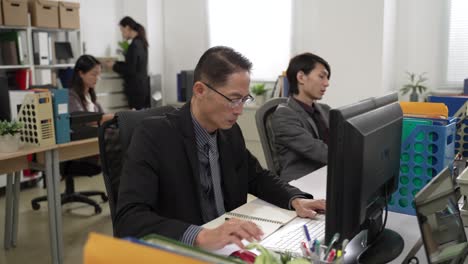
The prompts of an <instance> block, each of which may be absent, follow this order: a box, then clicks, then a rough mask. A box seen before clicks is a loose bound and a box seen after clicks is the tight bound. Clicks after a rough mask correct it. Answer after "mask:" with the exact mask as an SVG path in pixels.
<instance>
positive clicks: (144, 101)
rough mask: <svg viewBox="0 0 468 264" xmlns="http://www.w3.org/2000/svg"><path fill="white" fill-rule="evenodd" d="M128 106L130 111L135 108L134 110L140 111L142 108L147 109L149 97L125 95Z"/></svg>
mask: <svg viewBox="0 0 468 264" xmlns="http://www.w3.org/2000/svg"><path fill="white" fill-rule="evenodd" d="M127 100H128V106H129V107H130V109H133V108H135V109H136V110H140V109H143V108H149V107H150V104H149V96H146V95H131V94H129V95H127Z"/></svg>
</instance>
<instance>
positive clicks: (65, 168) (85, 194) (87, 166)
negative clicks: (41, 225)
mask: <svg viewBox="0 0 468 264" xmlns="http://www.w3.org/2000/svg"><path fill="white" fill-rule="evenodd" d="M60 172H61V173H60V174H61V175H63V176H64V178H65V192H64V193H62V194H61V195H60V196H61V201H62V204H66V203H73V202H80V203H86V204H89V205H91V206H93V207H94V212H95V213H96V214H99V213H101V212H102V208H101V206H100V205H99V204H98V203H97V202H96V201H94V200H92V199H90V198H89V196H95V195H99V196H101V199H102V200H103V201H104V202H106V201H107V199H108V198H107V196H106V193H105V192H102V191H80V192H77V191H75V182H74V180H73V178H74V177H75V176H89V177H91V176H94V175H98V174H99V173H101V167H100V166H99V165H98V164H97V157H91V158H86V159H80V160H71V161H66V162H62V163H60ZM43 201H47V196H41V197H37V198H34V199H32V200H31V206H32V208H33V209H34V210H39V208H40V207H41V206H40V204H39V202H43Z"/></svg>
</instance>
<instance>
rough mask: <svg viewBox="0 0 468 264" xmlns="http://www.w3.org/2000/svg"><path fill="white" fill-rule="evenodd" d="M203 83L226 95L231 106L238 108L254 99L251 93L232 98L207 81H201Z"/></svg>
mask: <svg viewBox="0 0 468 264" xmlns="http://www.w3.org/2000/svg"><path fill="white" fill-rule="evenodd" d="M201 83H203V84H204V85H206V87H208V88H210V89H211V90H212V91H214V92H215V93H217V94H219V95H221V96H222V97H224V98H225V99H226V100H228V101H229V106H230V107H231V108H236V107H238V106H241V105H243V104H245V103H251V102H253V101H254V98H253V97H252V96H251V95H250V94H249V95H246V96H244V97H242V98H239V99H231V98H229V97H227V96H225V95H224V94H222V93H220V92H218V91H217V90H216V89H215V88H213V87H212V86H211V85H209V84H207V83H205V82H201Z"/></svg>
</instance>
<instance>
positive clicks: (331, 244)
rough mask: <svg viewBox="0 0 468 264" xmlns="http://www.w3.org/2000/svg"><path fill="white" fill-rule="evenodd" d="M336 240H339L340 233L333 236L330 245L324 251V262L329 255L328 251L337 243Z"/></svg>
mask: <svg viewBox="0 0 468 264" xmlns="http://www.w3.org/2000/svg"><path fill="white" fill-rule="evenodd" d="M338 239H340V233H335V234H334V235H333V238H332V240H331V241H330V244H328V247H327V249H326V250H325V256H323V258H324V260H325V258H326V257H327V256H328V254H329V253H330V250H332V248H333V245H334V244H335V243H336V242H337V241H338Z"/></svg>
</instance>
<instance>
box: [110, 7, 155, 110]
mask: <svg viewBox="0 0 468 264" xmlns="http://www.w3.org/2000/svg"><path fill="white" fill-rule="evenodd" d="M119 25H120V31H121V32H122V37H123V38H124V39H126V40H127V41H128V42H129V43H130V46H129V47H128V50H127V51H126V52H125V61H124V62H120V61H119V62H115V63H112V62H109V63H108V64H107V66H108V67H109V68H112V69H113V70H114V71H115V72H117V73H118V74H120V75H121V76H122V77H123V79H124V92H125V95H126V96H127V100H128V105H129V107H130V108H134V109H137V110H139V109H142V108H147V107H149V106H150V87H149V78H148V40H147V39H146V31H145V28H144V27H143V26H142V25H140V24H139V23H137V22H136V21H135V20H133V19H132V18H131V17H128V16H126V17H124V18H122V20H120V23H119Z"/></svg>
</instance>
